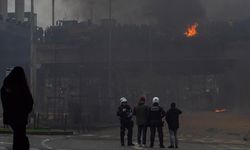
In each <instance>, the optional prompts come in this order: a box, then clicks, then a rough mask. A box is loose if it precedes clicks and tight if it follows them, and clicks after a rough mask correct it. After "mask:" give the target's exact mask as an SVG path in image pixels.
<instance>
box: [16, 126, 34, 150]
mask: <svg viewBox="0 0 250 150" xmlns="http://www.w3.org/2000/svg"><path fill="white" fill-rule="evenodd" d="M11 128H12V129H13V132H14V135H13V150H29V147H30V144H29V139H28V137H27V136H26V125H12V126H11Z"/></svg>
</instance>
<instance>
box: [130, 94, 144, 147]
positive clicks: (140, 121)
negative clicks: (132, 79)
mask: <svg viewBox="0 0 250 150" xmlns="http://www.w3.org/2000/svg"><path fill="white" fill-rule="evenodd" d="M145 100H146V99H145V97H141V98H140V101H139V103H138V105H137V106H136V107H135V108H134V111H133V115H135V116H136V124H137V127H138V133H137V142H138V144H139V145H140V146H142V144H143V146H145V145H146V139H147V126H148V119H147V117H148V106H146V105H145ZM141 137H142V143H141Z"/></svg>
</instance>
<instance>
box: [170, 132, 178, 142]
mask: <svg viewBox="0 0 250 150" xmlns="http://www.w3.org/2000/svg"><path fill="white" fill-rule="evenodd" d="M169 137H170V145H171V146H174V144H175V146H178V137H177V129H176V130H171V129H169Z"/></svg>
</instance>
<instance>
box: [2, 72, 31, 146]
mask: <svg viewBox="0 0 250 150" xmlns="http://www.w3.org/2000/svg"><path fill="white" fill-rule="evenodd" d="M1 100H2V106H3V123H4V124H6V125H10V126H11V128H12V129H13V132H14V136H13V150H29V139H28V137H27V136H26V125H27V124H28V115H29V113H30V112H31V111H32V109H33V98H32V95H31V92H30V90H29V87H28V83H27V80H26V77H25V73H24V70H23V68H22V67H15V68H14V69H13V70H12V71H11V72H10V74H9V75H8V76H7V77H6V78H5V79H4V82H3V86H2V88H1Z"/></svg>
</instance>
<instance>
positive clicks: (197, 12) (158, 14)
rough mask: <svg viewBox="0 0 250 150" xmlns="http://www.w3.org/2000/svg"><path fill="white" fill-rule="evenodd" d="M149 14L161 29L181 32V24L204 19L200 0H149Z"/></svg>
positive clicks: (204, 15) (184, 24) (204, 14)
mask: <svg viewBox="0 0 250 150" xmlns="http://www.w3.org/2000/svg"><path fill="white" fill-rule="evenodd" d="M149 10H151V12H150V15H151V17H152V18H153V19H155V21H156V23H157V24H158V25H159V26H160V27H161V28H163V29H167V30H169V31H172V32H176V31H177V32H183V26H187V25H190V24H192V23H194V22H197V21H200V20H203V19H205V17H206V12H205V9H204V7H203V5H202V4H201V3H200V0H151V1H150V5H149Z"/></svg>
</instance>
